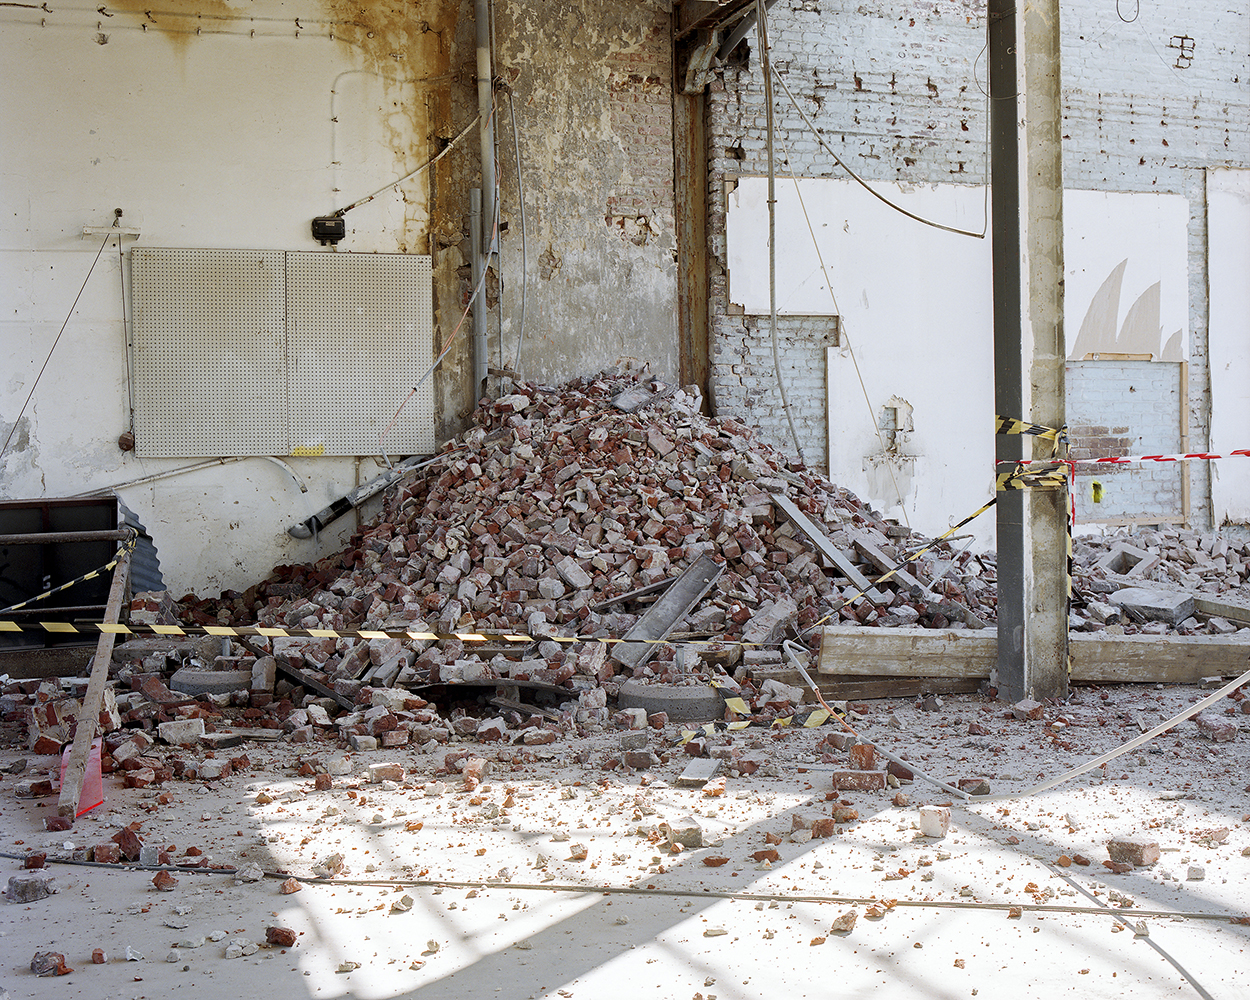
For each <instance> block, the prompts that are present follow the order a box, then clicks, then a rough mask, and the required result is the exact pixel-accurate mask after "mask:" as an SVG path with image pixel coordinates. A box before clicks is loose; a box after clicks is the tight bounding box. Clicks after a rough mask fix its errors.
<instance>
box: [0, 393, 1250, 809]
mask: <svg viewBox="0 0 1250 1000" xmlns="http://www.w3.org/2000/svg"><path fill="white" fill-rule="evenodd" d="M1194 543H1197V544H1194ZM930 544H931V540H930V539H927V538H925V537H923V536H920V535H918V534H916V533H912V532H910V531H909V530H907V529H905V528H901V527H900V526H898V525H896V524H894V523H892V522H889V521H886V520H884V519H882V518H881V517H879V516H878V515H877V514H875V513H874V512H873V511H872V510H870V509H869V508H868V507H867V506H866V505H865V504H863V503H862V502H861V501H860V500H858V499H857V498H856V497H854V496H853V495H851V494H850V493H848V492H847V491H845V490H842V489H839V488H838V487H837V486H835V485H833V484H832V483H830V482H829V481H828V480H826V479H824V478H822V477H820V476H817V475H813V474H811V473H810V472H809V471H808V470H806V469H804V468H803V467H802V466H800V465H797V464H795V463H790V462H787V461H786V460H785V459H784V458H783V457H782V456H780V455H779V454H778V453H777V452H775V451H773V450H772V449H770V448H769V447H768V446H766V445H764V444H761V443H760V442H758V441H756V440H755V439H754V437H753V435H752V432H751V431H750V430H749V429H748V428H746V427H744V426H743V425H742V424H740V423H738V422H736V421H734V420H731V419H725V418H720V419H713V418H709V417H707V416H705V415H703V414H702V412H701V400H700V399H699V397H698V395H697V394H696V393H695V392H694V391H692V390H685V391H682V390H674V389H673V388H672V387H669V386H665V385H663V384H661V383H659V382H656V381H654V380H652V379H650V378H647V377H646V376H645V375H639V374H637V373H630V372H614V373H604V374H601V375H599V376H596V377H594V378H589V379H584V380H580V381H578V382H574V383H571V384H569V385H566V386H563V387H560V388H558V389H557V388H551V387H545V386H537V385H529V384H526V385H519V386H516V387H515V390H514V391H513V392H512V393H510V394H509V395H506V396H504V397H503V398H501V399H498V400H487V401H484V402H483V404H482V405H481V407H480V408H479V410H478V411H477V414H476V421H475V424H474V426H473V427H472V428H471V429H470V430H469V431H467V432H466V433H465V434H464V435H462V436H461V437H460V438H459V439H458V440H456V441H453V442H450V443H449V444H448V445H447V446H446V448H445V449H444V450H443V451H442V453H441V454H440V455H439V456H438V459H437V461H435V462H434V463H432V464H427V465H426V467H424V468H422V469H420V470H416V471H414V472H412V473H410V474H409V475H408V476H407V477H406V478H405V479H404V480H402V481H401V484H400V485H399V486H398V487H397V488H395V489H393V490H392V492H391V493H390V494H389V495H388V496H387V498H386V500H385V503H384V506H383V510H382V512H381V513H380V514H379V516H378V517H377V518H375V519H374V520H373V521H372V522H371V523H369V524H368V525H366V526H365V527H364V528H362V529H361V530H360V531H359V532H358V533H357V534H356V535H355V536H354V537H353V538H352V540H351V544H350V545H349V546H348V548H346V549H345V550H344V551H342V552H339V553H336V554H334V555H332V556H329V557H327V558H325V559H322V560H321V561H319V562H317V563H315V564H312V565H303V566H284V567H279V568H277V569H276V570H275V572H274V574H273V575H272V576H271V577H270V578H269V579H267V580H265V581H264V582H262V583H259V584H257V585H256V586H255V587H252V588H250V589H249V590H248V591H246V592H245V593H227V594H224V595H222V597H221V598H218V599H210V600H201V599H198V598H195V597H193V596H188V597H186V598H184V599H183V600H182V601H181V602H177V603H175V602H173V601H172V600H171V599H170V597H169V595H167V594H155V595H140V596H138V597H137V598H136V600H135V601H134V603H133V606H132V612H131V619H132V621H134V622H140V623H147V624H172V623H174V622H175V621H182V622H184V623H188V624H198V625H228V626H235V627H240V626H248V625H260V626H270V627H284V628H288V629H293V630H305V631H307V630H314V629H321V630H333V631H335V632H339V633H346V634H348V637H343V638H334V637H324V638H274V639H262V638H239V639H235V640H233V644H231V643H230V642H227V646H228V647H229V648H226V649H223V648H222V640H220V639H215V638H199V639H174V638H161V637H151V638H143V639H135V640H132V641H130V642H126V643H122V644H120V645H118V646H117V647H116V648H115V651H114V657H113V664H112V680H113V681H114V684H115V686H116V688H117V691H118V692H120V693H115V692H114V691H113V690H112V689H110V690H109V691H107V692H106V697H105V704H104V707H103V710H102V711H101V714H100V723H101V728H102V731H103V732H104V733H106V734H108V735H107V736H106V739H105V741H104V763H105V769H106V770H108V769H109V768H118V769H121V770H125V771H126V772H127V778H128V781H129V782H131V783H134V784H147V783H154V782H159V781H160V780H164V779H167V778H168V777H171V776H174V777H181V776H185V777H198V778H210V779H211V778H214V777H220V776H222V775H223V774H226V773H229V771H230V769H232V768H236V767H245V766H246V758H241V759H239V758H233V757H231V756H230V755H229V754H228V753H227V754H225V755H224V756H222V757H221V758H220V759H218V758H217V756H216V753H217V752H218V751H224V750H226V749H227V747H228V746H230V745H238V743H239V742H240V738H238V736H237V732H238V730H245V731H246V736H247V738H251V739H256V738H261V737H262V736H264V735H265V734H266V732H267V733H268V734H269V735H270V736H271V737H273V738H276V737H278V736H279V735H281V734H286V738H287V739H288V740H290V741H293V742H296V743H299V742H312V741H316V740H320V739H333V740H346V741H348V742H349V743H350V745H351V747H352V748H353V749H357V750H365V749H372V748H378V747H397V746H404V745H407V744H409V743H416V744H428V743H430V742H431V741H433V742H434V743H445V742H447V741H448V740H449V739H452V738H453V737H457V738H476V739H478V740H481V741H486V742H490V741H502V740H508V741H510V742H513V743H516V744H518V745H521V746H537V745H542V744H544V743H547V742H549V741H550V740H551V739H554V738H555V731H556V730H565V731H567V730H569V729H571V728H573V727H575V726H579V725H583V726H584V725H590V726H597V725H605V724H614V725H616V726H619V727H622V728H641V727H646V726H649V725H655V726H662V725H663V724H664V722H665V720H664V718H663V717H662V715H663V713H660V714H659V715H658V716H654V717H649V715H648V712H647V711H643V710H641V709H637V708H635V709H630V710H626V711H624V712H616V713H613V712H612V711H611V709H610V708H609V706H610V705H611V704H612V700H613V699H614V698H615V697H616V696H617V695H618V693H619V690H620V686H621V684H622V682H623V681H625V680H631V681H634V682H643V683H664V684H668V685H678V686H682V685H685V686H689V687H696V686H697V687H699V688H701V689H706V688H707V685H708V683H709V682H714V683H715V684H717V685H718V686H719V687H720V688H721V689H722V691H724V692H725V693H726V694H731V695H735V696H740V697H742V698H743V699H744V700H745V702H746V704H747V705H748V706H749V708H750V710H751V712H752V713H754V715H755V717H756V719H757V720H762V721H771V720H772V719H774V718H775V717H776V716H777V715H778V714H792V713H794V712H795V711H796V710H798V704H799V702H800V701H801V700H802V698H803V692H802V691H801V690H799V689H794V688H786V686H785V685H782V684H779V682H778V681H777V680H776V679H761V680H759V681H757V677H758V678H763V677H765V676H766V674H767V673H768V672H769V668H775V667H780V666H782V653H781V650H780V643H781V641H782V640H783V639H790V640H795V641H797V642H798V643H800V644H801V645H804V646H806V648H807V650H808V651H809V652H814V651H815V650H816V648H817V647H818V645H819V641H820V640H819V636H820V632H819V630H818V629H816V628H815V627H814V626H816V625H817V624H818V623H819V622H822V621H828V622H830V623H835V622H841V623H842V624H853V625H859V626H874V627H904V626H919V627H928V628H947V627H950V628H974V629H975V628H981V627H983V626H985V625H986V624H990V623H992V622H993V621H994V619H995V605H996V592H995V581H996V572H995V562H994V557H993V554H991V553H987V554H981V555H976V554H973V553H971V552H969V551H968V550H967V549H966V548H961V549H959V550H957V551H956V550H953V549H952V548H950V544H951V543H950V542H946V543H942V544H940V545H936V546H933V547H932V548H930V549H928V550H927V551H925V552H924V554H923V555H921V556H920V558H918V559H917V560H915V561H914V562H911V563H909V564H908V565H907V567H906V569H905V570H904V571H901V572H898V573H897V574H896V575H895V576H893V577H891V578H890V580H888V581H887V582H884V583H881V584H877V585H876V588H875V589H873V588H872V587H871V586H870V583H869V581H870V580H871V579H872V578H875V577H877V576H880V575H881V573H882V572H884V571H885V570H887V569H891V568H893V567H894V566H895V565H896V563H897V562H898V561H899V560H900V559H902V558H904V557H906V556H907V555H908V554H909V553H915V552H917V551H918V550H921V549H925V547H926V546H929V545H930ZM1076 557H1077V570H1076V581H1075V582H1076V587H1077V593H1078V595H1080V599H1078V601H1077V602H1076V603H1075V606H1074V612H1073V623H1072V624H1073V627H1074V628H1078V629H1083V630H1089V631H1094V630H1101V629H1110V630H1114V631H1119V632H1123V633H1134V632H1139V631H1140V632H1161V631H1171V632H1180V633H1187V632H1196V631H1208V632H1216V633H1220V632H1229V631H1236V630H1237V628H1238V627H1239V625H1238V621H1240V619H1234V621H1231V622H1230V621H1229V620H1227V619H1226V618H1224V617H1221V616H1220V615H1219V614H1216V613H1212V612H1210V611H1209V610H1207V611H1204V610H1202V609H1201V608H1200V607H1198V608H1196V607H1195V606H1194V605H1193V602H1192V601H1191V602H1190V604H1189V605H1188V606H1187V605H1186V604H1185V603H1184V600H1175V601H1172V602H1171V603H1170V604H1167V607H1166V608H1165V613H1162V614H1160V613H1155V612H1154V611H1153V610H1148V612H1147V613H1143V612H1141V611H1140V610H1139V609H1138V605H1137V604H1134V603H1132V602H1131V601H1129V600H1128V598H1127V597H1126V596H1125V595H1127V594H1131V593H1133V590H1131V589H1130V590H1126V589H1125V588H1135V589H1140V588H1141V587H1142V586H1143V584H1146V585H1147V586H1148V587H1149V588H1154V589H1155V590H1160V589H1163V584H1164V583H1168V584H1173V585H1176V584H1180V585H1184V586H1187V587H1188V586H1192V585H1193V584H1194V583H1205V584H1207V585H1208V586H1211V585H1216V586H1218V585H1227V586H1231V585H1232V584H1233V583H1235V582H1236V583H1240V581H1242V580H1243V579H1244V578H1245V576H1246V573H1247V571H1248V566H1250V559H1248V557H1250V546H1246V545H1242V546H1241V547H1240V548H1238V547H1236V546H1235V545H1234V544H1232V543H1230V542H1229V541H1228V540H1227V539H1225V538H1223V537H1221V536H1218V535H1214V536H1211V537H1210V538H1198V537H1197V536H1191V535H1190V534H1188V533H1185V532H1179V531H1172V530H1168V529H1161V530H1158V531H1153V532H1150V531H1142V530H1139V531H1138V532H1136V533H1135V534H1134V535H1132V536H1131V537H1128V536H1117V537H1112V538H1107V539H1092V538H1081V539H1078V541H1077V544H1076ZM708 566H711V567H714V572H710V573H709V574H708V575H707V578H706V579H707V581H708V583H707V585H706V586H704V587H701V588H699V589H697V590H696V591H695V592H694V593H693V596H691V595H687V596H688V597H690V600H688V601H684V603H683V602H682V601H678V602H677V604H678V605H679V606H678V607H677V609H676V611H673V610H672V609H671V608H670V609H669V611H670V613H669V615H668V617H667V619H666V620H664V621H663V622H661V624H662V626H663V627H662V628H659V629H658V631H657V630H655V629H650V630H649V631H647V633H646V634H647V636H648V637H649V638H652V639H656V638H667V639H668V640H669V641H668V642H655V643H646V644H642V645H641V649H642V652H641V653H640V654H637V655H633V656H627V655H625V654H626V652H628V651H629V648H630V647H629V645H628V644H624V645H622V644H615V643H607V642H605V641H603V640H608V639H621V638H622V637H625V638H630V637H632V636H634V635H635V633H634V632H631V629H636V628H637V627H638V625H639V622H640V619H643V620H644V624H648V621H647V620H646V618H645V616H649V615H651V614H652V612H655V611H657V610H659V608H658V607H657V606H655V605H653V604H652V603H651V602H655V601H656V600H657V599H658V598H664V597H667V596H668V595H670V594H672V593H674V592H676V591H678V590H680V589H681V587H682V581H683V580H685V579H686V577H688V576H689V575H690V574H691V573H692V572H694V571H695V570H696V569H699V568H700V567H708ZM864 591H868V592H869V593H870V594H871V595H872V599H871V600H870V599H868V598H866V597H863V596H861V595H862V593H863V592H864ZM1163 596H1164V597H1165V598H1168V597H1169V594H1168V593H1167V592H1165V593H1164V595H1163ZM1170 596H1171V597H1175V598H1184V597H1185V595H1184V594H1177V593H1175V592H1174V591H1173V592H1171V595H1170ZM1121 598H1123V600H1122V599H1121ZM1169 599H1170V598H1169ZM1164 603H1165V604H1166V603H1167V602H1166V601H1165V602H1164ZM660 606H661V607H662V606H663V601H661V602H660ZM1143 606H1144V605H1143ZM1148 619H1153V620H1148ZM650 624H654V622H652V623H650ZM357 631H380V632H406V631H413V632H431V633H439V634H443V635H446V634H449V633H457V632H458V633H486V634H488V635H490V634H506V635H511V636H516V635H522V636H525V637H527V640H526V641H524V642H516V641H511V642H492V641H486V642H466V641H464V640H462V639H459V638H442V639H439V640H437V641H432V640H412V639H401V638H396V637H375V638H368V639H366V638H362V637H359V636H356V635H354V633H355V632H357ZM635 652H637V651H636V650H635ZM83 686H85V682H84V681H81V680H71V681H67V682H58V681H54V680H48V681H43V682H25V683H22V684H13V685H10V686H9V687H8V688H6V689H5V691H4V695H3V705H0V709H2V712H3V715H4V718H5V719H6V720H8V721H10V722H21V723H22V724H24V726H25V729H26V735H27V741H26V742H27V746H28V747H29V748H30V749H31V750H34V751H36V752H41V753H52V752H56V751H57V750H58V749H59V748H60V746H61V745H62V744H63V743H64V742H66V741H67V740H69V739H70V738H71V737H72V733H73V722H72V720H73V719H74V717H75V715H76V712H77V705H78V701H77V697H78V696H81V694H82V691H81V690H80V689H81V688H82V687H83ZM449 692H450V693H449ZM492 696H493V697H492ZM540 703H545V706H546V707H542V705H540ZM484 715H485V716H486V718H483V716H484ZM136 730H142V731H143V732H141V733H136V732H135V731H136ZM215 730H221V731H223V732H225V731H227V730H229V731H230V732H231V733H234V734H235V735H229V733H227V734H226V735H224V736H223V734H222V733H220V732H215ZM145 733H149V734H151V736H156V737H158V738H160V739H162V740H164V741H165V742H166V743H167V744H169V745H172V746H177V747H194V748H205V747H206V748H207V755H205V754H204V753H200V754H199V755H198V756H193V755H190V754H185V753H175V754H174V755H173V756H172V758H171V757H169V756H168V755H166V756H161V755H159V754H156V753H155V752H154V751H153V750H152V740H151V738H150V736H145V735H144V734H145ZM218 737H221V738H218ZM145 740H146V742H145ZM40 790H42V789H40ZM45 793H46V792H45Z"/></svg>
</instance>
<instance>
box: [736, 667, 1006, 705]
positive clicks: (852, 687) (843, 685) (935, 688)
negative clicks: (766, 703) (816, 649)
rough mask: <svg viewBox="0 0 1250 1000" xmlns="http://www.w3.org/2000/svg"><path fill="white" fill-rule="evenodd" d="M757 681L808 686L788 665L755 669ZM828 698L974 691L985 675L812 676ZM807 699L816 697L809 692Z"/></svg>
mask: <svg viewBox="0 0 1250 1000" xmlns="http://www.w3.org/2000/svg"><path fill="white" fill-rule="evenodd" d="M751 675H752V676H753V677H754V678H755V679H756V680H757V681H766V680H768V679H770V678H772V679H774V680H779V681H781V683H783V684H789V685H791V686H792V687H801V688H804V689H806V690H809V691H810V688H807V682H806V681H805V680H803V678H802V676H800V674H799V672H798V671H797V670H792V669H789V668H787V667H766V668H757V669H753V670H752V671H751ZM812 679H813V680H814V681H815V682H816V687H818V688H819V689H820V693H821V695H822V696H823V697H824V698H825V700H826V701H868V700H871V699H873V698H915V697H916V696H917V695H921V694H973V693H975V692H976V691H978V690H979V689H980V687H981V684H982V683H983V682H984V678H980V677H885V676H881V677H871V676H858V677H856V676H846V675H844V674H816V676H815V677H813V678H812ZM804 700H805V701H806V702H811V701H813V700H814V699H813V698H812V697H811V696H810V695H809V696H808V697H807V698H806V699H804Z"/></svg>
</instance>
